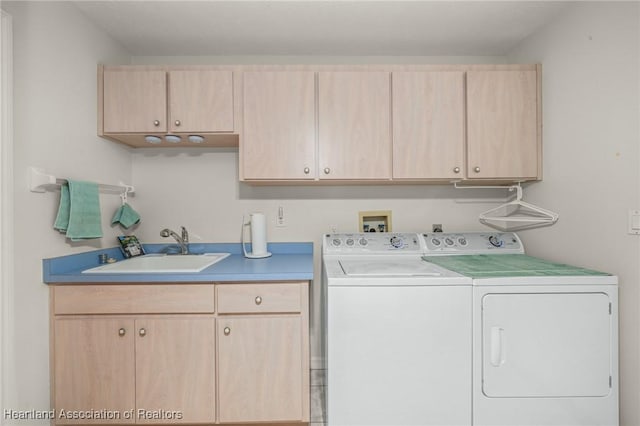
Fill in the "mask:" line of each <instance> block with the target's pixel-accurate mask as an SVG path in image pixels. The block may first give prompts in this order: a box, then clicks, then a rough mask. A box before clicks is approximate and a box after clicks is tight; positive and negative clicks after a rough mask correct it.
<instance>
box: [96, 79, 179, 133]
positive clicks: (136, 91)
mask: <svg viewBox="0 0 640 426" xmlns="http://www.w3.org/2000/svg"><path fill="white" fill-rule="evenodd" d="M103 84H104V86H103V105H104V106H103V126H104V132H105V133H138V132H144V133H154V132H166V131H167V128H168V127H167V77H166V72H164V71H148V70H132V69H129V70H105V71H104V77H103Z"/></svg>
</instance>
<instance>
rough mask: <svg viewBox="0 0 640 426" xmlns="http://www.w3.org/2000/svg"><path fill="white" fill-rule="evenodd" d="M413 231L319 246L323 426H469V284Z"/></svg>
mask: <svg viewBox="0 0 640 426" xmlns="http://www.w3.org/2000/svg"><path fill="white" fill-rule="evenodd" d="M423 250H424V248H423V244H422V240H421V238H420V236H419V235H417V234H374V233H365V234H332V235H325V236H324V240H323V262H322V264H323V272H322V277H323V285H324V291H325V301H326V303H325V309H326V312H325V319H326V339H327V340H326V356H327V424H328V425H329V426H338V425H340V426H345V425H363V426H364V425H366V426H373V425H386V426H399V425H434V426H435V425H438V426H444V425H470V424H471V383H472V382H471V377H472V376H471V365H472V359H471V346H472V326H471V324H472V307H471V300H472V287H471V282H472V281H471V279H470V278H467V277H464V276H462V275H460V274H458V273H455V272H451V271H448V270H446V269H444V268H441V267H439V266H437V265H435V264H431V263H428V262H425V261H423V260H422V259H421V256H422V253H423Z"/></svg>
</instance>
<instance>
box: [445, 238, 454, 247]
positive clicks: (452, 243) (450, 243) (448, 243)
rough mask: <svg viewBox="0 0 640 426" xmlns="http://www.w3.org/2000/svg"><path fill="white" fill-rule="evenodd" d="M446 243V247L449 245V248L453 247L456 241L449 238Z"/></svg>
mask: <svg viewBox="0 0 640 426" xmlns="http://www.w3.org/2000/svg"><path fill="white" fill-rule="evenodd" d="M444 243H445V244H446V245H448V246H452V245H454V244H455V243H454V241H453V240H452V239H451V238H448V237H447V238H445V239H444Z"/></svg>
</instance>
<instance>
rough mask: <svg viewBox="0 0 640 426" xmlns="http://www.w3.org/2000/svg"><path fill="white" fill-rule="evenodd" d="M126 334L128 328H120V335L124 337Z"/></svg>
mask: <svg viewBox="0 0 640 426" xmlns="http://www.w3.org/2000/svg"><path fill="white" fill-rule="evenodd" d="M125 334H127V330H125V329H124V328H121V329H120V330H118V336H120V337H122V336H124V335H125Z"/></svg>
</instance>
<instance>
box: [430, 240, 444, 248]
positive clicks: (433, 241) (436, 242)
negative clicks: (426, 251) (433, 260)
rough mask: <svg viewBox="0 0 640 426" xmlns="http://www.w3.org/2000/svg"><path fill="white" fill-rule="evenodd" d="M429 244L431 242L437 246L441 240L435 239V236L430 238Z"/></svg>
mask: <svg viewBox="0 0 640 426" xmlns="http://www.w3.org/2000/svg"><path fill="white" fill-rule="evenodd" d="M431 244H433V245H434V246H436V247H439V246H440V244H442V241H440V240H439V239H437V238H432V239H431Z"/></svg>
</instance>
